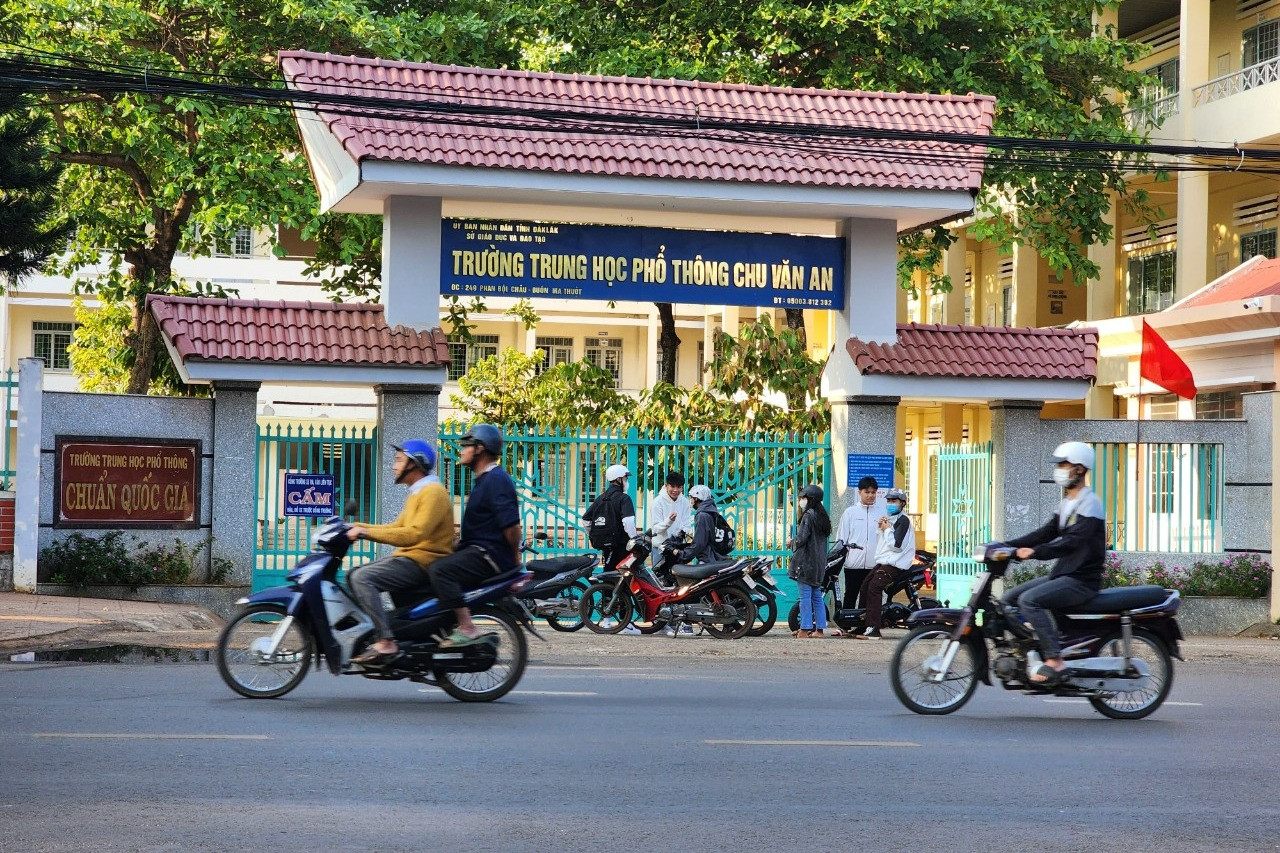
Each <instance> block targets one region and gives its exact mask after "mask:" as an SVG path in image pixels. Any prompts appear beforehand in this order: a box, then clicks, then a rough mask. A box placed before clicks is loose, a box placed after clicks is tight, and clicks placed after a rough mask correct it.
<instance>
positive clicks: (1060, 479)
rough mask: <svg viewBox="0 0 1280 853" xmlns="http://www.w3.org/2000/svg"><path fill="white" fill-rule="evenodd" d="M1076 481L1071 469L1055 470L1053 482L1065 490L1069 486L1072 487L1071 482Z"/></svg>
mask: <svg viewBox="0 0 1280 853" xmlns="http://www.w3.org/2000/svg"><path fill="white" fill-rule="evenodd" d="M1074 479H1075V477H1074V476H1073V475H1072V473H1071V469H1070V468H1054V469H1053V482H1055V483H1057V484H1058V485H1059V486H1061V487H1062V488H1064V489H1065V488H1066V487H1067V486H1068V485H1070V484H1071V481H1072V480H1074Z"/></svg>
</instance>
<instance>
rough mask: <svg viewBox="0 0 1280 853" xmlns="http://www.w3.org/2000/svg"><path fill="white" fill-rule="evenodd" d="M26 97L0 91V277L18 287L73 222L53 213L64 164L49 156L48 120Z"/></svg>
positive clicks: (54, 248)
mask: <svg viewBox="0 0 1280 853" xmlns="http://www.w3.org/2000/svg"><path fill="white" fill-rule="evenodd" d="M28 110H29V107H28V99H27V98H26V97H23V96H21V95H19V94H18V93H16V92H13V91H0V279H3V280H6V281H7V282H8V284H9V286H17V285H18V284H20V283H21V280H22V278H23V277H24V276H27V275H30V274H32V273H34V272H37V271H38V270H39V269H40V268H41V267H43V266H44V264H45V261H47V260H48V259H49V257H50V256H51V255H53V254H54V253H55V252H57V251H58V250H59V249H61V248H62V245H63V243H64V242H66V239H67V237H68V236H70V234H71V230H72V223H70V222H68V221H66V219H65V217H61V216H59V215H58V213H57V209H56V205H57V191H58V182H59V179H60V178H61V177H62V169H63V167H62V165H61V164H60V163H55V162H53V161H51V160H50V159H49V152H48V147H47V145H46V144H45V137H46V135H47V134H48V131H49V127H50V123H49V122H48V120H46V119H44V118H33V117H32V116H31V115H30V114H29V112H28Z"/></svg>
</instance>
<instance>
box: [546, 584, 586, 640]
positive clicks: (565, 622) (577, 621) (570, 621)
mask: <svg viewBox="0 0 1280 853" xmlns="http://www.w3.org/2000/svg"><path fill="white" fill-rule="evenodd" d="M586 591H587V585H586V584H585V583H583V582H582V581H578V582H577V583H574V584H570V585H569V586H567V587H565V588H564V589H563V590H561V592H560V594H559V595H557V596H556V598H563V599H564V600H565V601H567V602H569V603H570V604H572V605H573V615H572V616H548V617H547V624H548V625H550V626H551V628H552V629H553V630H555V631H563V632H564V633H566V634H571V633H573V632H574V631H580V630H582V614H581V613H580V612H579V611H578V606H579V605H580V604H581V603H582V594H583V593H584V592H586Z"/></svg>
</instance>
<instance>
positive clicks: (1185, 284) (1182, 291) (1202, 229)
mask: <svg viewBox="0 0 1280 853" xmlns="http://www.w3.org/2000/svg"><path fill="white" fill-rule="evenodd" d="M1208 281H1209V176H1208V175H1206V174H1196V173H1193V172H1179V173H1178V265H1177V278H1176V280H1175V282H1174V288H1175V289H1174V299H1175V300H1178V299H1182V298H1183V297H1186V296H1190V295H1191V294H1192V293H1195V292H1196V291H1197V290H1199V289H1200V288H1202V287H1204V286H1205V284H1207V283H1208Z"/></svg>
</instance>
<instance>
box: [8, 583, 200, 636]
mask: <svg viewBox="0 0 1280 853" xmlns="http://www.w3.org/2000/svg"><path fill="white" fill-rule="evenodd" d="M221 627H222V622H221V620H220V619H218V617H216V616H214V615H213V614H212V613H210V612H209V611H207V610H205V609H204V608H201V607H193V606H192V605H189V604H157V603H154V602H150V601H116V600H114V599H105V598H72V597H69V596H62V595H30V594H27V593H20V592H0V651H33V650H38V649H48V648H54V647H57V646H68V645H78V644H84V643H96V644H102V642H104V640H113V641H117V642H129V640H128V639H127V635H130V634H132V635H137V636H136V638H135V639H134V640H133V642H138V643H140V644H155V642H156V639H157V638H156V637H145V636H143V635H148V634H151V635H164V637H165V642H166V644H167V643H169V642H170V641H171V640H174V639H176V640H177V641H178V642H180V643H181V644H182V645H212V643H213V641H214V640H215V639H216V638H217V635H218V630H219V629H220V628H221ZM120 635H125V636H126V639H124V640H121V639H120V638H119V637H120Z"/></svg>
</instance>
